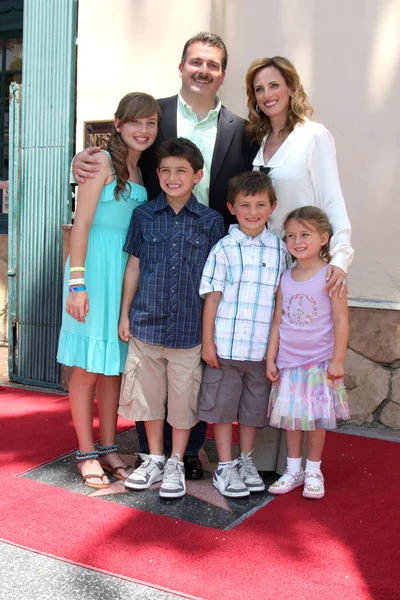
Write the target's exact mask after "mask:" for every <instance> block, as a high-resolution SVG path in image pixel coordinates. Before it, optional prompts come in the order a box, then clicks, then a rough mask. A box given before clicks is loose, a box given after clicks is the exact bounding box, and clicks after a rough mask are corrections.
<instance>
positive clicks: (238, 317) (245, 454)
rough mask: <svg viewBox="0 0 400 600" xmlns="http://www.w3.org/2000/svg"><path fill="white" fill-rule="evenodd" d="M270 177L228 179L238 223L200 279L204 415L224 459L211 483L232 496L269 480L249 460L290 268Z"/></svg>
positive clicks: (254, 174)
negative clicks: (276, 227)
mask: <svg viewBox="0 0 400 600" xmlns="http://www.w3.org/2000/svg"><path fill="white" fill-rule="evenodd" d="M275 205H276V196H275V192H274V189H273V187H272V182H271V180H270V178H269V177H268V176H267V175H265V174H263V173H261V172H259V171H249V172H246V173H242V174H241V175H238V176H237V177H234V178H233V179H231V180H230V182H229V189H228V209H229V211H230V212H231V213H232V214H233V215H236V218H237V220H238V223H239V224H238V225H231V227H230V229H229V233H228V235H227V236H225V237H224V238H222V239H221V240H220V241H219V242H218V243H217V244H216V245H215V246H214V248H213V249H212V250H211V253H210V256H209V257H208V259H207V262H206V265H205V267H204V271H203V275H202V278H201V285H200V294H201V295H202V296H205V304H204V310H203V353H202V357H203V360H204V361H205V362H206V363H207V366H206V369H205V371H204V375H203V382H202V386H201V394H200V404H199V411H198V417H199V419H201V420H204V421H208V422H211V423H214V436H215V442H216V446H217V450H218V456H219V461H220V462H219V463H218V467H217V469H216V472H215V474H214V478H213V485H214V486H215V487H216V488H217V489H218V490H219V491H220V492H221V494H223V495H224V496H229V497H236V498H237V497H243V496H248V495H249V494H250V492H260V491H263V490H264V489H265V484H264V482H263V480H262V479H261V477H260V476H259V474H258V473H257V469H256V467H255V465H254V463H253V461H252V459H251V456H250V455H251V451H252V449H253V444H254V438H255V434H256V429H257V427H265V426H266V425H267V424H268V420H267V406H268V399H269V394H270V389H271V384H270V383H269V381H268V380H267V378H266V366H265V355H266V350H267V343H268V336H269V330H270V325H271V323H272V317H273V311H274V304H275V292H276V290H277V287H278V285H279V280H280V277H281V274H282V273H283V271H284V270H285V269H286V266H287V259H286V256H287V252H286V245H285V244H284V242H282V240H281V239H280V238H279V237H277V236H276V235H273V234H272V233H269V232H268V231H267V229H266V227H265V224H266V222H267V221H268V218H269V216H270V214H271V213H272V212H273V210H274V209H275ZM234 421H238V423H239V437H240V450H241V455H240V458H239V459H238V460H234V461H232V450H231V448H232V423H233V422H234Z"/></svg>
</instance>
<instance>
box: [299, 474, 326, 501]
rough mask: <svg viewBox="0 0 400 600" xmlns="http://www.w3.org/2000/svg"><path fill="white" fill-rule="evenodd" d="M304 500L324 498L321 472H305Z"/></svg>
mask: <svg viewBox="0 0 400 600" xmlns="http://www.w3.org/2000/svg"><path fill="white" fill-rule="evenodd" d="M303 496H304V498H312V499H314V500H319V499H320V498H323V497H324V496H325V485H324V476H323V475H322V473H321V472H319V473H311V472H309V471H308V472H306V473H305V477H304V490H303Z"/></svg>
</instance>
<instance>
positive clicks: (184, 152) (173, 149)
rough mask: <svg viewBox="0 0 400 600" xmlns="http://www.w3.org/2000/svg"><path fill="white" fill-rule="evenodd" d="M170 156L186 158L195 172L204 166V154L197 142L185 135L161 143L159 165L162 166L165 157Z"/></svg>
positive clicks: (158, 152) (158, 155)
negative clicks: (194, 142) (184, 136)
mask: <svg viewBox="0 0 400 600" xmlns="http://www.w3.org/2000/svg"><path fill="white" fill-rule="evenodd" d="M170 156H174V157H177V158H185V159H186V160H187V161H188V163H189V164H190V166H191V167H192V169H193V171H194V172H195V173H197V171H200V169H202V168H203V167H204V159H203V155H202V153H201V152H200V150H199V149H198V147H197V146H196V144H193V142H191V141H190V140H188V139H186V138H183V137H179V138H172V139H170V140H166V141H165V142H162V143H161V144H160V145H159V147H158V148H157V167H160V163H161V161H162V159H163V158H169V157H170Z"/></svg>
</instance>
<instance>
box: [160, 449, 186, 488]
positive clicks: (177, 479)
mask: <svg viewBox="0 0 400 600" xmlns="http://www.w3.org/2000/svg"><path fill="white" fill-rule="evenodd" d="M179 458H180V456H179V454H175V456H174V458H169V459H168V460H167V462H166V463H165V467H164V477H163V480H162V484H161V487H160V498H182V496H184V495H185V494H186V484H185V466H184V464H183V462H182V461H180V460H179Z"/></svg>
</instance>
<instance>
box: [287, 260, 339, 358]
mask: <svg viewBox="0 0 400 600" xmlns="http://www.w3.org/2000/svg"><path fill="white" fill-rule="evenodd" d="M327 268H328V265H327V266H326V267H323V268H322V269H321V271H320V272H319V273H317V275H314V277H312V278H311V279H308V280H307V281H294V280H293V279H292V272H291V269H288V270H287V271H285V272H284V273H283V275H282V279H281V291H282V307H283V311H284V312H283V316H282V322H281V325H280V328H279V351H278V357H277V360H276V366H277V367H278V368H279V369H287V368H289V367H301V366H303V365H305V364H308V363H319V362H323V361H326V360H330V359H331V358H332V356H333V321H332V305H331V300H330V298H329V295H328V292H323V291H322V290H323V288H324V286H325V283H326V282H325V277H326V270H327Z"/></svg>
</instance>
